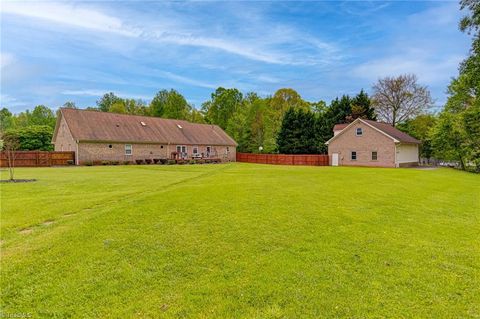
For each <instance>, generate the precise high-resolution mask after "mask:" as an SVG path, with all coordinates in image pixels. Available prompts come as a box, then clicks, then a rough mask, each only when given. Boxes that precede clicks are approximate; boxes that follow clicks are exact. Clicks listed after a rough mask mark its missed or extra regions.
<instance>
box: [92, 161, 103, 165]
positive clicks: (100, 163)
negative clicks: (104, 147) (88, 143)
mask: <svg viewBox="0 0 480 319" xmlns="http://www.w3.org/2000/svg"><path fill="white" fill-rule="evenodd" d="M93 165H103V161H93Z"/></svg>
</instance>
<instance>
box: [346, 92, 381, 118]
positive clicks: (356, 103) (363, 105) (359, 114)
mask: <svg viewBox="0 0 480 319" xmlns="http://www.w3.org/2000/svg"><path fill="white" fill-rule="evenodd" d="M357 118H362V119H366V120H373V121H375V120H377V114H376V113H375V108H374V107H373V106H372V102H371V100H370V97H369V96H368V94H367V93H365V91H364V90H363V89H362V90H361V91H360V93H358V94H357V96H355V97H354V98H353V99H351V107H350V114H349V115H347V117H346V121H347V122H349V123H350V122H353V121H355V120H356V119H357Z"/></svg>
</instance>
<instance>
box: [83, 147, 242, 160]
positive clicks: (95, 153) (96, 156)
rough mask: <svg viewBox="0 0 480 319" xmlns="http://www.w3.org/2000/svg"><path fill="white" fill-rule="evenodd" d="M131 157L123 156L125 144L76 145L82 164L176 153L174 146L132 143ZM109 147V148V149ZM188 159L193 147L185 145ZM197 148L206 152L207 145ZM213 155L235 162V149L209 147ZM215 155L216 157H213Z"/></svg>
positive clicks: (166, 156)
mask: <svg viewBox="0 0 480 319" xmlns="http://www.w3.org/2000/svg"><path fill="white" fill-rule="evenodd" d="M130 145H132V155H125V143H87V142H81V143H80V144H79V145H78V161H79V163H80V164H84V163H85V162H88V161H119V162H123V161H132V162H133V161H135V160H137V159H139V160H140V159H141V160H145V159H155V158H170V155H171V153H172V152H175V151H176V145H167V144H135V143H132V144H130ZM110 146H111V147H110ZM186 146H187V154H188V156H189V157H191V156H192V154H193V146H194V145H186ZM195 146H198V152H199V153H206V152H207V145H195ZM211 148H212V152H213V155H211V157H217V158H220V159H222V160H223V161H235V157H236V153H235V147H234V146H230V147H228V152H227V147H226V146H211ZM215 154H216V155H217V156H215Z"/></svg>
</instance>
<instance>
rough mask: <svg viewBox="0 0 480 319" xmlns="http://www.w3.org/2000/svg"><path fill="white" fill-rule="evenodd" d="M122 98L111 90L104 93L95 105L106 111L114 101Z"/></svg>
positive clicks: (119, 100)
mask: <svg viewBox="0 0 480 319" xmlns="http://www.w3.org/2000/svg"><path fill="white" fill-rule="evenodd" d="M121 101H122V99H121V98H120V97H118V96H116V95H115V94H114V93H113V92H109V93H106V94H104V95H103V96H102V97H101V99H100V100H98V101H97V107H98V109H99V110H100V111H102V112H108V111H109V110H110V107H111V106H112V105H113V104H115V103H116V102H121Z"/></svg>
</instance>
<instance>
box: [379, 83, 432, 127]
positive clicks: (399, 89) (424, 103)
mask: <svg viewBox="0 0 480 319" xmlns="http://www.w3.org/2000/svg"><path fill="white" fill-rule="evenodd" d="M373 92H374V93H373V97H372V102H373V106H374V107H375V110H376V112H377V114H378V116H379V119H380V120H383V121H385V122H387V123H390V124H392V125H393V126H395V125H397V124H398V123H401V122H404V121H406V120H408V119H410V118H412V117H415V116H417V115H419V114H421V113H423V112H425V111H426V110H427V109H428V108H429V107H431V106H432V105H433V100H432V97H431V96H430V91H429V90H428V88H427V87H426V86H421V85H419V84H418V83H417V77H416V75H414V74H405V75H400V76H398V77H385V78H383V79H379V80H378V82H377V83H375V84H374V85H373Z"/></svg>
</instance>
